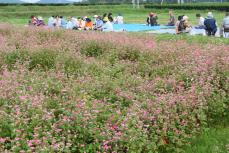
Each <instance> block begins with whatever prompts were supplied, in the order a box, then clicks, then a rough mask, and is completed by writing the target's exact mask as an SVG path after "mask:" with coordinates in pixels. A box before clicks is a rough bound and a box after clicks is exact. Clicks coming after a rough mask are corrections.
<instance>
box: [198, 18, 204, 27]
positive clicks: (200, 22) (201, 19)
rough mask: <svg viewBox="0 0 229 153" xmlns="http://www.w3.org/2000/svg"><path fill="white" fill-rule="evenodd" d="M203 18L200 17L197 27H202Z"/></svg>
mask: <svg viewBox="0 0 229 153" xmlns="http://www.w3.org/2000/svg"><path fill="white" fill-rule="evenodd" d="M204 20H205V19H204V18H203V17H202V16H201V17H200V18H199V20H198V25H199V26H204Z"/></svg>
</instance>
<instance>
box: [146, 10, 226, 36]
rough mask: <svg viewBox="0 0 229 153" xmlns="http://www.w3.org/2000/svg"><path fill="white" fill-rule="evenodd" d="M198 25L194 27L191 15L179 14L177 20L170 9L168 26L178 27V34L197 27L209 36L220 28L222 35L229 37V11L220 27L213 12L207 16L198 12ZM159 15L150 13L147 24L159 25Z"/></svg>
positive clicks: (213, 34)
mask: <svg viewBox="0 0 229 153" xmlns="http://www.w3.org/2000/svg"><path fill="white" fill-rule="evenodd" d="M196 18H197V22H198V25H197V26H194V27H192V26H191V24H190V23H189V17H188V16H186V15H180V16H178V20H177V21H176V19H175V16H174V14H173V11H171V10H170V11H169V21H168V23H167V24H166V26H175V27H176V34H180V33H188V32H190V31H191V30H192V28H195V29H204V30H205V32H206V35H208V36H215V34H216V32H217V30H218V29H220V34H221V36H224V37H227V38H228V37H229V12H227V13H226V16H225V18H224V19H223V22H222V25H221V27H219V28H218V26H217V22H216V20H215V18H214V16H213V14H212V12H208V14H207V17H206V18H204V17H202V16H201V15H200V14H196ZM157 20H158V17H157V15H156V13H153V12H151V13H149V16H148V17H147V20H146V22H147V25H149V26H158V25H159V24H158V22H157Z"/></svg>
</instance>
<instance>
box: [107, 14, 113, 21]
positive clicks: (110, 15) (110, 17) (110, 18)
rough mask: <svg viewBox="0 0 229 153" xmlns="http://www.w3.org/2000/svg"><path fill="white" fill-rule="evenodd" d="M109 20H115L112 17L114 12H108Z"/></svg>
mask: <svg viewBox="0 0 229 153" xmlns="http://www.w3.org/2000/svg"><path fill="white" fill-rule="evenodd" d="M108 20H109V21H110V22H113V21H114V19H113V17H112V13H109V14H108Z"/></svg>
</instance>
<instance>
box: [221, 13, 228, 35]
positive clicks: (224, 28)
mask: <svg viewBox="0 0 229 153" xmlns="http://www.w3.org/2000/svg"><path fill="white" fill-rule="evenodd" d="M223 34H224V37H225V38H229V12H227V13H226V15H225V18H224V19H223V22H222V26H221V36H223Z"/></svg>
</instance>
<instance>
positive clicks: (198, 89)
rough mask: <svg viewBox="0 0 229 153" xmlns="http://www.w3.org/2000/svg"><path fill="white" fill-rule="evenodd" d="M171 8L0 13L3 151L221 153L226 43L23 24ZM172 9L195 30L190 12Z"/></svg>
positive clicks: (3, 9)
mask: <svg viewBox="0 0 229 153" xmlns="http://www.w3.org/2000/svg"><path fill="white" fill-rule="evenodd" d="M168 11H169V10H168V9H155V10H151V9H145V8H144V6H143V5H141V7H140V9H133V8H132V6H131V5H112V6H109V5H94V6H74V5H68V6H21V5H17V6H0V152H6V153H8V152H19V153H27V152H29V153H30V152H42V153H50V152H64V153H65V152H66V153H69V152H74V153H173V152H174V153H228V152H229V139H228V137H229V130H228V128H229V40H228V39H226V38H215V37H204V36H189V35H185V34H181V35H171V34H161V35H156V34H150V33H146V32H132V33H131V32H130V33H128V32H119V33H118V32H99V31H84V30H82V31H77V30H63V29H48V28H41V27H35V26H34V27H33V26H31V27H30V26H23V25H26V24H27V23H28V20H29V18H30V16H31V15H36V16H42V17H44V18H45V21H46V23H47V19H48V17H50V16H51V15H63V16H65V17H66V18H67V17H69V16H75V17H83V16H88V17H91V18H92V17H93V16H94V15H95V14H96V15H102V14H103V13H109V12H112V13H113V16H116V15H117V14H118V13H122V15H123V16H124V22H125V23H142V24H144V23H145V22H146V17H147V15H148V13H149V12H156V13H157V15H158V17H159V23H160V24H161V25H163V24H166V23H167V22H168V18H169V17H168ZM208 11H212V12H213V14H214V17H215V18H216V20H217V22H218V25H220V24H221V21H222V19H223V18H224V15H225V12H220V11H214V10H201V11H198V10H174V13H175V16H176V17H177V16H178V15H187V16H189V21H190V22H191V24H192V25H196V24H197V21H196V17H195V16H196V13H200V14H202V15H203V16H204V17H205V16H206V14H207V12H208Z"/></svg>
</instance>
